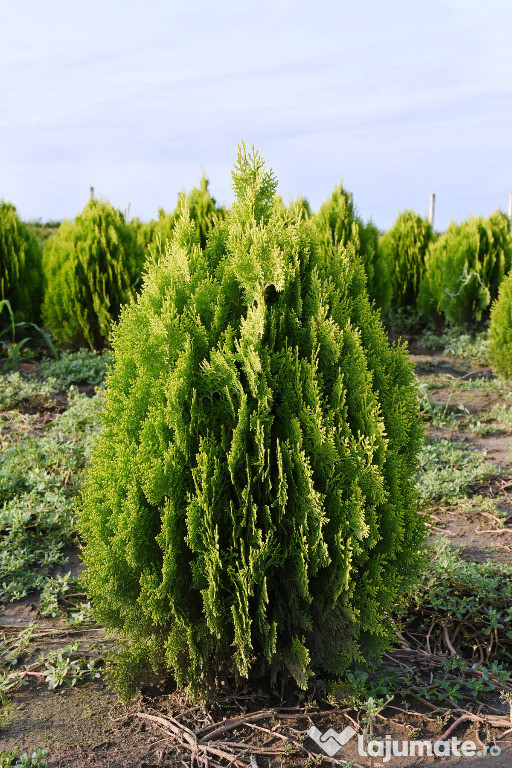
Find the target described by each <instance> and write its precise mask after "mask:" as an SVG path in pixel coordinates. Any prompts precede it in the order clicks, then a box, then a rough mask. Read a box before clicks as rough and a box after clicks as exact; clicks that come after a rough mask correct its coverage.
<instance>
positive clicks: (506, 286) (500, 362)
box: [489, 273, 512, 382]
mask: <svg viewBox="0 0 512 768" xmlns="http://www.w3.org/2000/svg"><path fill="white" fill-rule="evenodd" d="M489 340H490V344H489V360H490V361H491V366H492V369H493V371H494V372H495V373H496V374H497V375H498V376H499V377H500V378H502V379H504V380H505V381H508V382H510V381H512V273H510V274H508V275H507V277H505V279H504V280H503V282H502V283H501V285H500V288H499V293H498V298H497V299H496V301H495V302H494V304H493V305H492V308H491V322H490V324H489Z"/></svg>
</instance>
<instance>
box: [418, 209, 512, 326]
mask: <svg viewBox="0 0 512 768" xmlns="http://www.w3.org/2000/svg"><path fill="white" fill-rule="evenodd" d="M511 265H512V235H511V234H510V221H509V219H508V217H507V216H505V214H503V213H501V212H500V211H496V212H495V213H493V214H492V215H491V216H490V217H489V218H488V219H483V218H476V217H474V216H472V217H471V218H470V219H469V220H468V221H464V222H462V224H458V225H457V224H454V223H453V222H451V223H450V225H449V227H448V230H447V231H446V232H445V234H444V235H442V236H441V237H440V238H439V240H438V241H437V242H436V243H435V244H433V245H432V247H431V249H430V252H429V255H428V258H427V269H426V273H425V279H424V281H423V283H422V286H421V291H420V299H419V306H420V308H421V310H422V311H423V312H424V313H426V314H429V315H430V316H432V317H435V316H436V315H437V316H439V315H442V316H444V318H445V319H446V320H447V321H448V322H449V323H451V324H453V325H466V324H467V323H475V322H479V321H480V320H482V319H485V318H486V317H488V315H489V311H490V306H491V303H492V302H493V301H494V299H495V298H496V297H497V295H498V290H499V287H500V284H501V281H502V280H503V277H504V275H506V274H507V273H508V272H509V270H510V267H511Z"/></svg>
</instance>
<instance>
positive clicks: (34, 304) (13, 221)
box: [0, 200, 43, 320]
mask: <svg viewBox="0 0 512 768" xmlns="http://www.w3.org/2000/svg"><path fill="white" fill-rule="evenodd" d="M42 291H43V277H42V267H41V248H40V246H39V244H38V242H37V240H36V238H35V237H34V235H33V234H32V232H31V231H30V230H29V228H28V227H27V225H26V224H24V223H23V222H22V221H20V219H19V218H18V215H17V213H16V208H15V207H14V205H12V203H7V202H5V201H3V200H2V201H0V301H2V300H4V299H7V300H8V301H9V302H10V306H11V307H12V310H13V313H14V316H15V318H16V320H22V319H24V320H37V319H38V317H39V310H40V306H41V300H42Z"/></svg>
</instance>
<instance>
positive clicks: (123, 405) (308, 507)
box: [80, 147, 423, 688]
mask: <svg viewBox="0 0 512 768" xmlns="http://www.w3.org/2000/svg"><path fill="white" fill-rule="evenodd" d="M233 186H234V190H235V193H236V199H235V202H234V205H233V208H232V210H231V211H230V212H229V214H228V216H227V219H226V220H225V221H224V222H217V225H216V226H215V228H214V229H213V230H212V233H211V235H210V238H209V241H208V245H207V247H206V249H205V250H202V249H201V247H200V244H199V236H198V231H197V227H196V226H195V224H194V222H192V221H191V220H190V217H189V211H188V209H187V206H186V201H185V203H184V208H183V211H182V214H181V216H180V218H179V220H178V222H177V223H176V226H175V229H174V234H173V238H172V240H171V242H170V244H169V247H168V248H167V250H166V252H165V254H164V255H163V256H162V257H160V258H159V259H154V261H153V262H152V263H151V264H150V265H149V267H148V272H147V275H146V276H145V281H144V287H143V290H142V292H141V294H140V295H139V296H138V297H137V300H136V302H135V303H133V304H130V305H129V306H128V307H126V308H125V309H124V310H123V313H122V316H121V320H120V323H119V325H118V327H117V328H116V330H115V333H114V338H113V366H112V368H111V370H110V373H109V375H108V380H107V393H106V407H105V410H104V413H103V424H104V426H103V430H102V432H101V434H100V435H99V437H98V440H97V442H96V445H95V447H94V449H93V455H92V462H91V465H90V469H89V472H88V480H87V483H86V488H85V491H84V498H83V504H82V511H81V515H80V528H81V532H82V535H83V539H84V542H85V546H84V559H85V563H86V564H87V566H88V569H87V576H86V578H87V584H88V591H89V595H90V597H91V598H92V601H93V604H94V606H95V611H96V616H97V618H98V619H99V620H100V621H102V622H104V623H105V625H106V626H107V627H110V628H113V629H115V630H116V631H118V632H120V633H122V634H123V635H124V636H126V637H127V638H128V639H129V651H128V653H127V656H126V657H125V660H124V663H122V664H121V666H120V668H119V669H120V670H121V672H122V674H121V672H119V674H120V676H121V679H122V680H123V681H124V683H126V682H127V680H128V678H129V675H130V674H131V675H132V676H135V675H136V672H137V670H138V669H139V667H140V666H141V665H142V666H144V664H146V665H147V664H151V665H152V666H154V667H160V668H164V669H165V668H167V669H169V670H170V671H171V672H172V674H173V676H174V677H175V679H176V681H177V682H178V684H179V685H190V686H192V687H196V688H197V687H201V686H204V685H205V684H207V683H208V681H213V680H214V679H215V678H217V679H218V678H219V677H220V678H222V677H224V676H225V675H231V674H235V675H238V676H240V677H242V678H247V677H248V676H250V675H251V673H253V672H255V671H256V669H258V670H259V673H260V674H261V672H262V670H265V669H267V670H270V671H271V672H273V674H275V673H276V672H277V671H278V670H279V669H281V668H287V669H288V670H289V672H290V673H291V674H292V675H293V676H294V677H295V679H296V680H297V682H298V683H299V684H300V685H302V686H305V685H306V683H307V680H308V676H309V674H310V673H311V672H312V671H322V670H323V671H325V672H328V673H334V674H337V673H341V672H342V671H343V670H345V669H346V665H347V664H348V663H349V662H350V661H352V660H353V659H356V658H360V656H361V654H363V655H366V654H369V653H371V652H374V651H378V650H379V649H381V648H382V647H383V646H385V645H386V643H387V642H388V641H389V637H390V634H391V633H392V629H393V622H392V619H391V612H392V611H393V609H394V608H395V607H396V606H397V604H398V603H399V602H400V597H401V595H402V594H403V591H404V588H405V586H406V584H408V583H409V582H410V581H411V580H412V579H414V575H415V573H416V572H417V570H418V567H419V564H420V560H421V558H420V557H419V553H420V551H421V548H422V546H421V545H422V542H423V527H422V523H421V521H420V518H419V516H418V514H417V508H416V489H415V484H414V473H415V468H416V460H417V453H418V450H419V446H420V441H421V433H422V428H421V425H420V422H419V420H418V405H417V392H416V387H415V384H414V376H413V371H412V368H411V364H410V363H409V362H408V357H407V352H406V350H405V349H404V348H403V347H401V346H396V347H390V346H389V345H388V342H387V340H386V336H385V333H384V330H383V326H382V324H381V321H380V318H379V314H378V312H377V311H376V310H375V309H374V308H373V307H372V305H371V304H370V302H369V300H368V296H367V293H366V289H365V276H364V271H363V268H362V266H361V264H360V263H359V262H357V261H356V260H354V259H353V258H351V257H350V256H349V255H348V254H347V253H345V252H343V251H342V250H341V249H340V248H337V249H336V248H335V249H334V250H333V251H332V252H331V253H330V254H329V255H328V257H327V256H326V255H325V252H324V250H323V249H322V248H321V247H320V246H319V243H318V239H317V232H316V228H315V227H314V226H313V225H312V224H311V223H309V222H305V221H304V219H303V217H301V216H297V215H296V213H295V212H294V211H293V210H292V211H290V212H288V213H287V212H286V211H285V212H283V210H282V207H281V206H279V204H278V205H274V198H273V195H274V191H275V189H276V180H275V178H274V176H273V174H272V172H271V171H270V172H268V171H266V170H265V167H264V164H263V161H262V159H261V158H260V156H259V155H258V154H257V153H255V152H253V153H252V154H250V155H247V154H246V152H245V147H244V148H243V149H242V150H240V151H239V155H238V163H237V165H236V167H235V169H234V171H233ZM130 664H132V667H131V668H130V666H129V665H130ZM129 670H131V671H129ZM123 675H124V677H123ZM118 683H119V679H118Z"/></svg>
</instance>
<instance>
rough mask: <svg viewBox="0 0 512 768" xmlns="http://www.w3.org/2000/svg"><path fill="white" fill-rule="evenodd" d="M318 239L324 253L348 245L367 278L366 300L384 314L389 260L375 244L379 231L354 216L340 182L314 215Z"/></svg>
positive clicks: (388, 294)
mask: <svg viewBox="0 0 512 768" xmlns="http://www.w3.org/2000/svg"><path fill="white" fill-rule="evenodd" d="M314 221H315V222H316V225H317V226H318V229H319V232H320V236H321V241H322V244H323V247H324V249H325V250H326V252H327V253H330V252H331V251H332V248H333V247H336V246H338V245H339V246H341V247H343V248H347V247H349V249H350V250H351V252H352V253H353V254H354V256H355V257H356V258H359V259H360V260H361V262H362V264H363V268H364V271H365V274H366V279H367V282H366V284H367V290H368V295H369V297H370V299H372V300H374V301H375V304H376V305H377V307H379V308H380V309H381V310H382V312H383V313H384V314H385V313H386V312H387V311H388V310H389V307H390V303H391V281H390V263H389V259H388V257H387V255H386V253H385V252H383V251H381V249H380V247H379V231H378V229H377V227H376V226H375V224H373V222H372V221H369V222H368V223H367V224H364V223H363V222H362V220H361V219H360V218H359V217H358V216H357V214H356V211H355V208H354V204H353V202H352V196H351V195H350V194H349V193H348V192H346V191H345V190H344V189H343V186H342V184H339V185H338V186H337V187H335V189H334V192H333V193H332V195H331V197H330V198H329V200H327V201H326V202H325V203H324V204H323V205H322V206H321V208H320V210H319V211H318V213H317V214H316V215H315V217H314Z"/></svg>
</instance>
